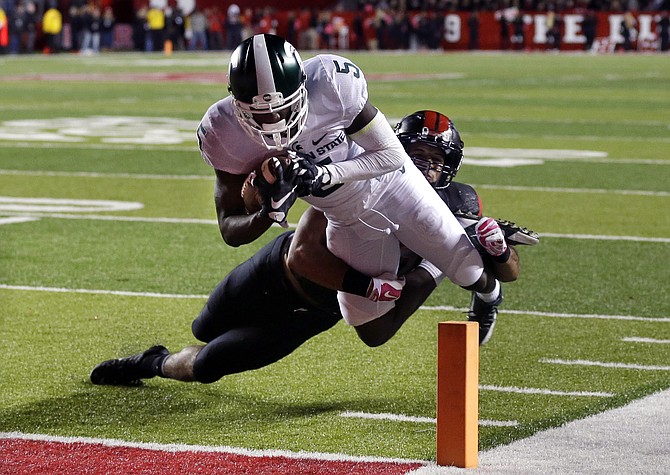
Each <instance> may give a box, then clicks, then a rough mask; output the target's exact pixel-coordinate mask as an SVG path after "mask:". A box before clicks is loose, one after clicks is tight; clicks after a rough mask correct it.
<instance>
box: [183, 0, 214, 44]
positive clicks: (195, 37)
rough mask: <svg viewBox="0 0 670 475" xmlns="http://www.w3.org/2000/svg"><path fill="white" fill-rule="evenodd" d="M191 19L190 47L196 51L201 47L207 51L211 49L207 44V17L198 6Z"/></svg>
mask: <svg viewBox="0 0 670 475" xmlns="http://www.w3.org/2000/svg"><path fill="white" fill-rule="evenodd" d="M190 20H191V41H190V43H189V44H188V49H189V50H191V51H195V50H196V49H200V50H203V51H206V50H208V49H209V45H208V44H207V17H206V16H205V14H204V13H202V12H201V11H200V10H199V9H198V8H197V7H196V8H195V9H194V10H193V13H191V16H190Z"/></svg>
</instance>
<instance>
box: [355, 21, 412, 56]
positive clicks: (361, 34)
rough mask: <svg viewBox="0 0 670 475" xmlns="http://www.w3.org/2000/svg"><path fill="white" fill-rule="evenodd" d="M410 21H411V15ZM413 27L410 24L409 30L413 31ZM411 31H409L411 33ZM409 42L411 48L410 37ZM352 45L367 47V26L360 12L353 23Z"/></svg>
mask: <svg viewBox="0 0 670 475" xmlns="http://www.w3.org/2000/svg"><path fill="white" fill-rule="evenodd" d="M407 18H408V21H409V17H407ZM411 30H412V27H411V24H410V27H409V31H410V32H411ZM409 34H410V33H408V35H409ZM407 44H408V48H409V38H408V39H407ZM351 47H352V49H357V50H361V49H366V45H365V27H364V23H363V15H361V14H360V13H356V15H355V16H354V19H353V24H352V42H351Z"/></svg>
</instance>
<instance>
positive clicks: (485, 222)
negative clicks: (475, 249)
mask: <svg viewBox="0 0 670 475" xmlns="http://www.w3.org/2000/svg"><path fill="white" fill-rule="evenodd" d="M475 233H477V240H478V241H479V244H481V245H482V247H483V248H484V249H485V250H486V252H488V253H489V254H491V255H492V256H494V257H499V256H502V255H503V254H505V252H506V251H507V243H506V242H505V234H504V233H503V232H502V229H500V226H498V223H497V222H496V220H495V219H493V218H482V219H480V220H479V222H478V223H477V225H476V226H475Z"/></svg>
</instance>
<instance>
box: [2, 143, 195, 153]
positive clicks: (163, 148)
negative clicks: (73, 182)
mask: <svg viewBox="0 0 670 475" xmlns="http://www.w3.org/2000/svg"><path fill="white" fill-rule="evenodd" d="M0 148H77V149H84V150H85V149H92V150H158V151H166V152H198V144H197V143H196V142H195V141H194V142H193V145H192V146H187V145H185V146H180V145H174V144H163V145H146V144H128V145H122V144H109V145H107V144H98V143H72V142H68V143H62V142H2V141H0Z"/></svg>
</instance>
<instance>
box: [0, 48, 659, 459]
mask: <svg viewBox="0 0 670 475" xmlns="http://www.w3.org/2000/svg"><path fill="white" fill-rule="evenodd" d="M350 58H351V59H352V60H354V61H355V62H356V63H357V64H358V65H359V66H361V67H362V69H363V70H364V71H365V73H366V74H367V76H368V79H369V83H370V84H369V86H370V99H371V101H372V102H373V103H374V104H375V105H377V106H378V107H379V108H380V109H382V110H383V111H384V113H385V114H386V116H387V117H388V118H389V120H390V121H391V122H393V123H395V121H396V120H397V119H399V118H400V117H402V116H403V115H405V114H407V113H410V112H413V111H415V110H419V109H424V108H432V109H436V110H439V111H441V112H444V113H446V114H448V115H449V116H450V117H451V118H452V119H453V120H454V121H455V123H456V126H457V127H458V129H459V131H460V132H461V135H462V137H463V139H464V141H465V155H466V157H467V160H466V163H465V165H464V166H463V167H462V168H461V171H460V173H459V180H460V181H465V182H468V183H471V184H473V185H475V186H476V188H477V189H478V191H479V192H480V194H481V196H482V198H483V201H484V212H485V214H488V215H491V216H494V217H502V218H507V219H510V220H512V221H516V222H518V223H520V224H522V225H525V226H528V227H530V228H532V229H534V230H536V231H538V232H539V233H540V234H542V235H543V237H542V239H541V243H540V245H539V246H537V247H534V248H522V249H519V253H520V256H521V260H522V276H521V278H520V280H519V281H518V282H515V283H513V284H509V285H506V287H505V297H506V300H505V303H504V306H503V307H502V308H501V314H500V317H499V323H498V326H497V330H496V334H495V335H494V338H493V339H492V341H491V342H490V343H489V344H488V345H486V346H485V347H483V348H482V349H481V352H480V354H481V371H480V384H481V385H482V386H483V387H482V390H481V391H480V419H482V420H485V421H493V422H495V423H497V424H484V425H482V426H481V427H480V448H481V449H488V448H491V447H494V446H497V445H500V444H506V443H509V442H511V441H513V440H516V439H519V438H522V437H526V436H529V435H531V434H533V433H534V432H537V431H539V430H542V429H545V428H549V427H555V426H558V425H561V424H563V423H564V422H566V421H570V420H574V419H579V418H583V417H585V416H587V415H590V414H595V413H598V412H601V411H604V410H606V409H608V408H612V407H617V406H621V405H623V404H626V403H628V402H630V401H632V400H634V399H637V398H640V397H642V396H644V395H646V394H649V393H651V392H654V391H655V390H658V389H665V388H669V387H670V367H669V366H668V363H669V362H670V344H668V343H669V342H670V294H669V292H668V281H669V279H668V277H669V275H668V264H669V263H670V157H669V156H668V149H669V147H670V112H669V111H670V61H668V60H667V58H666V57H663V56H654V55H650V56H646V55H609V56H592V55H552V54H547V55H539V54H529V55H521V54H520V55H515V54H475V55H470V54H441V55H437V54H414V55H404V54H385V55H368V54H352V55H350ZM226 64H227V53H221V54H204V55H203V54H199V55H187V54H175V55H173V56H171V57H164V56H160V55H141V54H114V55H101V56H98V57H78V56H60V57H56V56H54V57H43V56H34V57H0V97H2V100H1V101H0V223H1V224H0V284H1V286H0V302H1V305H0V321H1V322H2V323H1V326H0V335H1V336H0V341H1V342H2V349H3V354H4V358H3V362H2V364H1V365H0V432H10V431H19V432H24V433H39V434H51V435H60V436H88V437H103V438H117V439H123V440H129V441H144V442H152V441H155V442H162V443H187V444H201V445H227V446H236V447H248V448H272V449H285V450H294V451H300V450H304V451H319V452H329V453H330V452H340V453H346V454H351V455H370V456H381V457H402V458H412V459H423V460H433V459H434V458H435V426H434V424H432V423H430V422H401V421H393V420H364V419H357V418H345V417H342V416H341V414H342V413H343V412H345V411H356V412H366V413H392V414H403V415H408V416H418V417H435V412H436V411H435V403H436V352H437V348H436V344H437V322H439V321H444V320H464V319H465V316H464V310H463V309H464V308H465V307H467V305H468V303H469V295H468V294H467V293H466V292H465V291H463V290H461V289H459V288H457V287H455V286H453V285H451V284H449V283H448V282H445V283H443V284H442V285H441V286H440V287H439V288H438V289H437V291H436V292H435V293H434V294H433V296H431V298H430V299H429V301H428V302H427V303H426V307H424V308H422V310H420V311H419V312H417V314H416V315H415V316H413V317H412V318H411V319H410V320H409V321H408V322H407V324H406V325H405V326H404V327H403V328H402V329H401V330H400V332H399V333H398V334H397V335H396V337H394V338H393V339H392V340H391V341H390V342H389V343H387V344H386V345H384V346H382V347H380V348H376V349H370V348H367V347H365V345H364V344H363V343H361V342H360V341H359V340H358V339H357V337H356V335H355V332H354V331H353V330H352V329H351V328H349V327H347V326H346V325H345V324H344V323H340V324H338V325H337V326H336V327H335V328H334V329H333V330H331V331H330V332H328V333H325V334H322V335H320V336H318V337H317V338H314V339H313V340H311V341H310V342H308V344H306V345H304V346H303V347H301V348H299V349H298V350H297V351H296V352H295V353H293V354H292V355H291V356H289V357H287V358H286V359H284V360H282V361H280V362H279V363H277V364H274V365H272V366H270V367H267V368H264V369H261V370H258V371H253V372H248V373H244V374H239V375H233V376H229V377H226V378H224V379H223V380H221V381H219V382H217V383H214V384H212V385H200V384H183V383H177V382H174V381H167V380H159V379H153V380H150V381H148V382H147V384H146V385H145V386H143V387H140V388H115V387H94V386H93V385H91V384H90V382H89V381H88V375H89V372H90V370H91V369H92V368H93V366H95V365H96V364H97V363H98V362H100V361H102V360H103V359H108V358H111V357H118V356H126V355H128V354H131V353H134V352H138V351H142V350H144V349H146V348H148V347H149V346H150V345H152V344H155V343H162V344H164V345H166V346H168V348H170V349H173V350H176V349H179V348H181V347H183V346H185V345H189V344H193V343H194V339H193V337H192V335H191V333H190V323H191V321H192V319H193V318H194V317H195V316H196V315H197V313H198V312H199V310H200V308H201V306H202V304H203V302H204V299H205V296H206V295H207V294H208V293H209V291H210V290H211V289H212V288H213V286H214V285H216V283H217V282H218V281H219V280H220V279H221V278H222V277H223V276H224V275H225V274H226V273H227V272H228V271H229V270H230V269H232V267H234V266H235V265H236V264H237V263H239V262H241V261H243V260H244V259H246V258H247V257H249V256H250V255H251V254H253V252H254V251H255V250H256V249H258V248H259V247H260V246H261V244H264V243H265V242H267V241H268V240H270V239H271V238H272V237H273V236H276V235H277V234H278V233H279V232H280V231H281V230H280V229H279V228H276V229H275V228H273V229H271V230H270V231H269V232H268V233H267V235H265V236H263V238H261V239H260V240H259V241H258V243H254V244H252V245H248V246H243V247H241V248H237V249H234V248H230V247H227V246H226V245H225V244H224V243H223V241H222V240H221V238H220V236H219V233H218V230H217V227H216V225H215V222H214V219H215V214H214V207H213V201H212V187H213V173H212V171H211V169H209V168H208V167H207V166H206V165H205V164H204V162H203V161H202V159H201V158H200V156H199V153H198V151H197V145H196V143H195V132H194V131H195V127H196V126H197V122H198V120H199V119H200V117H201V116H202V115H203V113H204V112H205V110H206V109H207V107H208V106H209V105H210V104H211V103H213V102H215V101H216V100H218V99H219V98H220V97H222V96H223V95H224V94H226V85H225V83H224V82H225V74H224V72H225V67H226ZM217 78H218V79H219V82H218V83H217V82H215V80H216V79H217ZM166 79H167V80H166ZM510 159H516V160H515V161H514V162H512V161H510ZM512 164H515V166H511V165H512ZM35 199H39V200H35ZM83 200H87V201H83ZM129 203H130V204H129ZM133 203H135V205H132V204H133ZM302 210H304V205H303V204H302V203H298V204H297V205H296V207H295V208H294V209H293V210H292V212H291V215H290V221H291V222H294V223H295V222H297V218H298V216H299V213H300V212H301V211H302ZM57 290H60V291H57ZM84 291H96V292H84ZM114 292H116V293H114ZM180 296H181V297H183V298H179V297H180ZM444 307H446V309H445V308H444ZM589 362H590V363H589ZM520 390H527V391H525V392H524V391H520ZM534 390H537V391H534Z"/></svg>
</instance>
